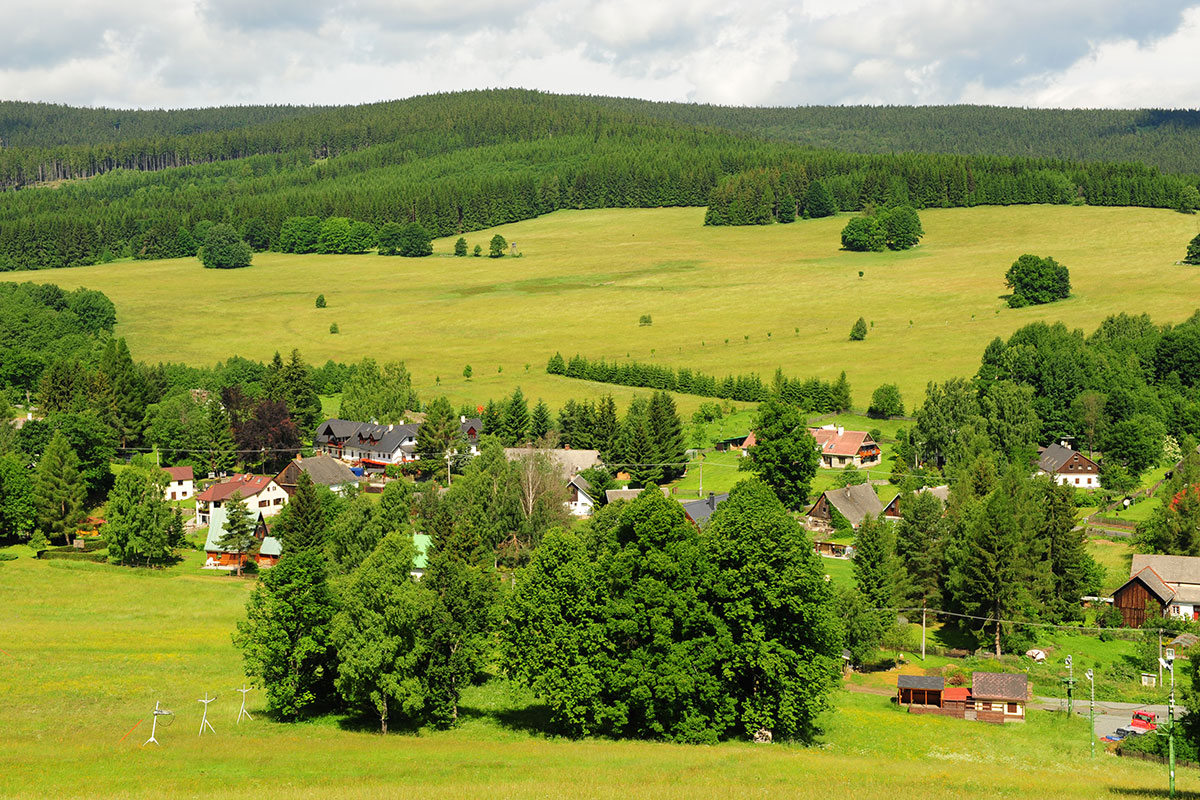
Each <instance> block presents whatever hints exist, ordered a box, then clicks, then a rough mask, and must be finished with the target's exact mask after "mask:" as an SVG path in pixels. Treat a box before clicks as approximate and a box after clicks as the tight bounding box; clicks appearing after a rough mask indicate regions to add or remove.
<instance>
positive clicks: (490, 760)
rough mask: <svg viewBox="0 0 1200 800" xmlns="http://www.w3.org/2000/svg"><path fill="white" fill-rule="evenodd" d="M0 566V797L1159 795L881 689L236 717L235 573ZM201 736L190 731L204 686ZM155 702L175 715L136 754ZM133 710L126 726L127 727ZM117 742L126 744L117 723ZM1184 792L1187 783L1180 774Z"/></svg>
mask: <svg viewBox="0 0 1200 800" xmlns="http://www.w3.org/2000/svg"><path fill="white" fill-rule="evenodd" d="M9 551H10V552H14V553H18V554H19V555H21V558H19V559H18V560H17V561H11V562H0V608H3V609H4V614H3V617H2V618H0V645H2V647H0V669H2V670H3V674H4V683H3V687H4V688H3V700H4V702H3V703H2V704H0V731H3V733H4V735H3V741H4V746H3V747H0V796H4V797H22V798H23V797H55V798H58V799H59V800H67V798H76V797H88V798H117V797H120V798H158V797H203V798H226V797H255V798H276V797H279V798H282V797H287V798H309V797H312V798H316V797H345V798H375V797H421V798H430V797H447V798H450V797H455V798H458V797H481V796H489V797H544V798H558V797H566V798H574V797H612V798H618V797H620V798H624V797H629V796H637V797H656V798H658V797H661V798H745V797H761V798H768V797H842V796H844V797H855V798H888V800H897V799H899V798H922V800H924V799H925V798H952V797H953V798H957V797H963V796H995V795H1002V796H1013V797H1016V796H1045V795H1047V794H1053V795H1054V796H1056V797H1062V798H1085V797H1097V796H1114V795H1116V796H1121V795H1126V794H1131V795H1143V794H1145V795H1147V796H1150V795H1154V794H1157V793H1159V792H1160V791H1161V790H1162V789H1163V787H1164V785H1165V775H1164V774H1163V773H1164V771H1163V770H1162V769H1160V768H1157V767H1155V766H1152V765H1149V764H1145V763H1141V762H1129V761H1123V760H1118V759H1115V758H1113V757H1111V756H1107V755H1103V756H1102V757H1100V758H1097V759H1096V760H1095V761H1091V760H1089V759H1088V758H1087V734H1086V723H1084V722H1083V721H1082V720H1071V721H1068V720H1064V719H1061V718H1058V717H1056V716H1053V715H1050V714H1046V713H1042V712H1036V713H1032V714H1031V719H1030V722H1029V723H1028V724H1027V725H1024V726H1017V725H1012V726H1006V727H1003V728H999V727H992V726H988V725H983V724H973V723H968V722H965V721H962V720H950V719H939V718H932V717H912V716H909V715H907V714H904V713H902V712H900V711H898V710H896V709H895V708H893V707H892V706H891V703H890V701H889V699H888V698H887V697H881V696H876V695H862V694H847V693H843V694H840V695H839V696H838V698H837V710H836V711H834V712H831V713H829V714H827V715H826V716H825V718H824V720H823V725H824V729H825V732H824V733H823V735H822V736H821V738H820V741H819V742H818V743H817V745H816V746H813V747H809V748H804V747H798V746H789V745H775V746H770V747H764V746H756V745H751V744H743V743H728V744H723V745H720V746H716V747H690V746H680V745H670V744H658V743H645V742H612V741H602V740H586V741H565V740H560V739H555V738H553V737H547V736H545V735H544V734H542V733H540V732H539V730H538V727H537V721H538V720H539V719H540V718H541V716H542V714H541V709H540V707H538V706H537V705H536V704H535V703H533V702H532V701H531V699H530V698H528V697H526V696H523V695H522V694H521V693H519V692H512V691H510V690H509V689H508V688H507V687H506V685H505V684H504V682H503V681H502V680H500V679H496V680H493V681H492V682H490V683H488V684H485V685H484V686H481V687H476V688H473V689H471V690H470V691H469V692H468V694H467V696H466V697H465V698H464V702H463V706H462V716H463V724H462V725H461V726H460V727H459V728H458V729H456V730H452V731H447V732H422V733H421V734H418V735H391V736H388V737H387V738H385V739H381V738H380V737H379V736H378V735H376V734H374V733H372V732H367V731H364V730H361V729H359V728H357V726H355V725H353V724H346V723H345V722H344V721H342V720H339V719H334V718H327V719H323V720H319V721H317V722H314V723H309V724H301V725H281V724H276V723H272V722H270V721H268V720H267V719H266V717H265V715H264V714H263V713H262V712H261V709H260V708H259V707H258V706H259V704H260V702H261V695H257V694H255V695H251V702H250V706H251V711H252V713H254V714H255V716H256V718H255V720H254V721H253V722H250V723H245V722H244V723H243V724H242V725H240V726H235V725H234V724H233V721H234V718H235V716H236V714H237V707H238V700H237V695H236V694H235V693H234V692H233V691H232V690H233V688H234V687H235V686H238V685H240V684H241V683H242V681H243V678H242V675H241V672H240V659H239V656H238V653H237V652H236V651H235V650H234V648H233V646H232V644H231V642H230V632H231V631H232V629H233V627H234V624H235V621H236V619H237V618H238V617H239V616H240V615H241V613H242V611H241V609H242V606H243V604H244V602H245V598H246V596H247V593H248V591H249V589H250V584H249V583H247V582H243V581H239V580H236V579H233V578H228V577H224V576H213V575H212V574H208V573H201V572H199V570H197V565H198V554H197V553H191V554H190V555H189V558H188V559H186V560H185V561H184V563H182V564H180V565H178V566H176V567H174V568H172V569H169V570H162V571H149V572H143V571H135V570H130V569H126V568H120V567H113V566H109V565H104V564H80V563H68V562H61V561H58V562H53V561H52V562H45V561H34V560H32V559H30V558H29V557H28V556H27V550H25V549H24V548H9ZM206 691H207V692H210V693H212V694H216V695H218V697H219V699H218V701H217V702H216V703H214V704H213V705H212V706H211V708H210V712H209V714H210V719H211V721H212V723H213V725H214V727H215V729H216V734H215V735H205V736H204V737H203V738H198V737H197V736H196V731H197V730H198V728H199V722H200V704H199V703H197V702H196V699H197V698H199V697H201V696H203V694H204V692H206ZM155 700H161V701H163V703H164V705H165V706H166V707H168V708H171V709H173V710H174V711H175V712H176V718H175V722H174V724H173V725H172V726H171V727H170V728H166V729H160V730H159V739H160V741H161V742H162V747H161V748H158V749H154V748H150V749H142V748H141V747H140V745H141V743H142V742H143V741H144V740H145V739H146V737H147V736H148V729H149V720H148V719H146V717H147V714H148V712H149V710H150V709H152V708H153V706H154V702H155ZM139 720H141V723H140V724H139ZM135 725H137V727H136V729H134V730H133V731H132V733H129V734H128V735H127V736H126V738H125V739H124V741H121V739H122V736H123V735H125V734H126V733H127V732H128V731H130V729H132V728H134V726H135ZM1179 785H1180V788H1181V789H1183V790H1185V791H1196V790H1200V777H1198V776H1196V775H1195V774H1193V773H1191V772H1187V771H1181V772H1180V777H1179Z"/></svg>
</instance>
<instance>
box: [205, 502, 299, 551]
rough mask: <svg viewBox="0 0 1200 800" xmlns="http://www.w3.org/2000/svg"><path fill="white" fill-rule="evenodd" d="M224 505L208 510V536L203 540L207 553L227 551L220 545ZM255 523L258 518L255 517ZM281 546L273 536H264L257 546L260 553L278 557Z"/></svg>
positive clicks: (223, 523)
mask: <svg viewBox="0 0 1200 800" xmlns="http://www.w3.org/2000/svg"><path fill="white" fill-rule="evenodd" d="M226 518H227V517H226V514H225V506H218V507H216V508H213V509H210V510H209V512H208V538H207V539H206V540H205V542H204V550H205V551H206V552H209V553H228V552H229V550H228V549H227V548H224V547H221V544H220V542H221V537H222V536H224V535H225V520H226ZM254 521H255V524H257V523H258V519H257V518H255V520H254ZM282 550H283V546H282V545H281V544H280V543H279V540H278V539H276V538H275V537H274V536H264V537H263V540H262V544H261V545H260V546H259V548H258V552H259V554H260V555H264V556H274V557H278V556H279V554H280V553H281V552H282Z"/></svg>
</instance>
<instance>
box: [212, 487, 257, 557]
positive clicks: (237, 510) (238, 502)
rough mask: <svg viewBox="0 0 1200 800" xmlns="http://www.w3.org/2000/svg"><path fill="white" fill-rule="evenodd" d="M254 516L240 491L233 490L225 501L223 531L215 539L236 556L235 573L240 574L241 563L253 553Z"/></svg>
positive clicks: (255, 542)
mask: <svg viewBox="0 0 1200 800" xmlns="http://www.w3.org/2000/svg"><path fill="white" fill-rule="evenodd" d="M254 526H255V518H254V517H252V516H251V515H250V511H249V510H248V509H247V508H246V502H245V501H244V500H243V499H242V493H241V492H234V493H233V497H231V498H229V500H227V501H226V502H225V531H224V533H222V534H221V538H220V539H218V540H217V544H219V545H220V546H221V547H222V548H223V549H224V550H226V551H227V552H230V553H233V554H234V555H236V556H237V559H238V561H237V574H238V575H241V574H242V565H243V562H245V560H246V558H247V557H248V556H250V555H253V554H254V550H255V546H256V545H257V544H258V540H257V539H256V538H255V536H254Z"/></svg>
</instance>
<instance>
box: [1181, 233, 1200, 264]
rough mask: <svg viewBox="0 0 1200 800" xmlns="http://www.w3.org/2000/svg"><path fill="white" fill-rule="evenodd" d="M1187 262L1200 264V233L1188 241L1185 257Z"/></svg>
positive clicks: (1184, 261) (1184, 260)
mask: <svg viewBox="0 0 1200 800" xmlns="http://www.w3.org/2000/svg"><path fill="white" fill-rule="evenodd" d="M1183 263H1185V264H1200V233H1198V234H1196V235H1195V236H1194V237H1192V240H1191V241H1190V242H1188V247H1187V256H1185V257H1184V259H1183Z"/></svg>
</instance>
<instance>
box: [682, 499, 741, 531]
mask: <svg viewBox="0 0 1200 800" xmlns="http://www.w3.org/2000/svg"><path fill="white" fill-rule="evenodd" d="M728 499H729V492H724V493H723V494H713V493H712V492H709V494H708V497H704V498H701V499H700V500H691V501H689V502H687V503H681V505H682V506H683V513H685V514H687V515H688V517H690V518H691V520H692V522H694V523H696V524H697V525H703V524H704V523H706V522H708V518H709V517H711V516H712V515H713V512H714V511H716V510H717V506H719V505H721V503H724V502H725V501H726V500H728Z"/></svg>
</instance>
